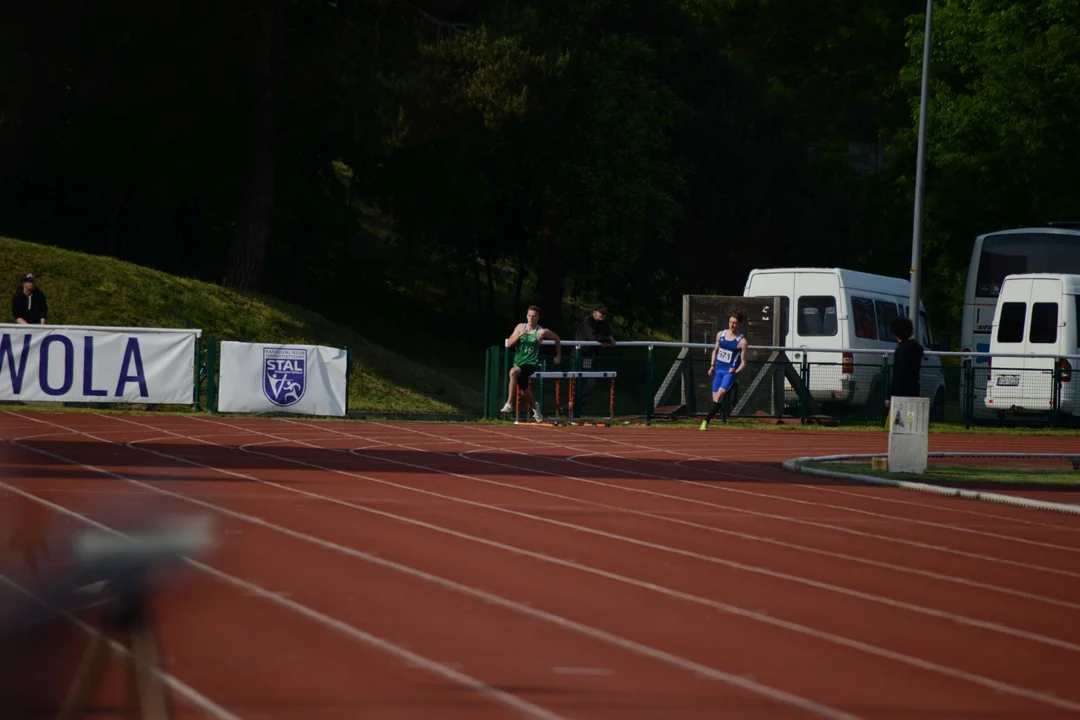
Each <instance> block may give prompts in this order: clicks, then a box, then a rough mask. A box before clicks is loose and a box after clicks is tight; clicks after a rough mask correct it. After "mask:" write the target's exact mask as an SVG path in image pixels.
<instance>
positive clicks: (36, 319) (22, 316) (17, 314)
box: [11, 273, 49, 325]
mask: <svg viewBox="0 0 1080 720" xmlns="http://www.w3.org/2000/svg"><path fill="white" fill-rule="evenodd" d="M19 282H20V284H21V285H22V287H21V288H20V289H18V290H16V291H15V294H14V295H13V296H12V297H11V315H12V317H14V318H15V322H17V323H19V324H20V325H44V324H46V320H47V319H48V317H49V302H48V300H46V299H45V293H43V292H42V291H41V289H40V288H38V286H37V278H35V277H34V276H33V275H32V274H30V273H27V274H26V275H23V276H22V280H20V281H19Z"/></svg>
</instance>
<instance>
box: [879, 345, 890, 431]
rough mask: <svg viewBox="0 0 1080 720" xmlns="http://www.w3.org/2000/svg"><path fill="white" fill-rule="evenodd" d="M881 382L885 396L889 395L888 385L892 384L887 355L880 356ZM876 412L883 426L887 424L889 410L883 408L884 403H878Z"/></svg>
mask: <svg viewBox="0 0 1080 720" xmlns="http://www.w3.org/2000/svg"><path fill="white" fill-rule="evenodd" d="M881 383H882V385H881V386H882V387H883V388H885V396H886V397H888V395H889V386H890V385H892V367H891V366H890V365H889V356H888V355H882V356H881ZM877 412H878V413H879V415H878V419H879V421H880V422H881V424H882V426H883V427H888V426H889V411H888V410H886V409H885V404H884V403H881V404H880V405H878V409H877Z"/></svg>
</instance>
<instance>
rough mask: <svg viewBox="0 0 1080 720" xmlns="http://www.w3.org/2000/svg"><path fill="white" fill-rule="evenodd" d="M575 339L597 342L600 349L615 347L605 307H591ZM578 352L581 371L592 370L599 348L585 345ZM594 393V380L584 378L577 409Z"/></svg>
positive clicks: (577, 394) (578, 395)
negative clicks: (579, 353)
mask: <svg viewBox="0 0 1080 720" xmlns="http://www.w3.org/2000/svg"><path fill="white" fill-rule="evenodd" d="M575 339H577V340H587V341H589V342H598V343H600V347H605V348H611V347H615V337H614V334H613V333H612V332H611V323H610V322H608V311H607V306H605V305H603V304H602V303H601V304H599V305H595V306H593V309H592V311H591V312H589V314H588V315H586V316H585V317H584V318H582V320H581V325H580V326H579V327H578V330H577V333H576V334H575ZM580 352H581V357H582V363H581V369H582V370H592V369H593V360H594V359H596V358H597V357H599V355H600V348H599V347H597V346H595V345H585V346H583V347H581V348H580ZM595 391H596V378H585V379H584V380H582V381H581V385H580V389H579V390H578V392H577V393H576V398H575V404H576V405H577V406H578V407H580V406H582V405H584V404H585V401H586V400H587V399H588V398H589V396H590V395H592V394H593V393H594V392H595ZM566 409H567V410H569V409H571V406H570V405H567V408H566Z"/></svg>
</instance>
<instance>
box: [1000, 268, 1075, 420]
mask: <svg viewBox="0 0 1080 720" xmlns="http://www.w3.org/2000/svg"><path fill="white" fill-rule="evenodd" d="M990 353H991V354H996V353H1008V354H1024V355H1029V354H1030V355H1054V356H1056V357H1057V359H1056V360H1055V359H1054V358H1030V357H1000V358H999V357H991V358H990V363H989V364H990V371H989V375H988V376H987V381H986V399H985V400H984V401H983V402H984V404H985V406H986V407H987V408H988V409H990V410H996V411H997V412H998V415H999V416H1003V415H1005V414H1006V413H1013V414H1049V412H1050V410H1051V409H1052V408H1053V407H1054V404H1055V400H1056V398H1055V397H1054V366H1055V365H1057V368H1058V372H1059V373H1060V377H1061V380H1062V384H1061V398H1060V402H1061V404H1060V409H1061V411H1062V412H1064V413H1067V414H1069V415H1076V416H1080V392H1078V390H1077V387H1076V383H1074V382H1072V371H1073V366H1074V365H1076V362H1077V361H1076V360H1069V359H1067V358H1064V357H1061V356H1065V355H1073V356H1076V355H1080V275H1060V274H1055V273H1030V274H1022V275H1007V276H1006V277H1005V280H1004V282H1003V283H1002V284H1001V293H1000V294H999V295H998V302H997V308H996V309H995V310H994V324H993V326H992V328H991V335H990Z"/></svg>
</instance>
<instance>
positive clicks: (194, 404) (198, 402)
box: [191, 335, 203, 412]
mask: <svg viewBox="0 0 1080 720" xmlns="http://www.w3.org/2000/svg"><path fill="white" fill-rule="evenodd" d="M202 369H203V365H202V335H196V336H195V379H194V381H193V382H194V383H195V385H194V388H193V390H194V392H193V395H192V398H191V409H192V410H194V411H195V412H198V411H199V410H201V409H202V392H201V391H202Z"/></svg>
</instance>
